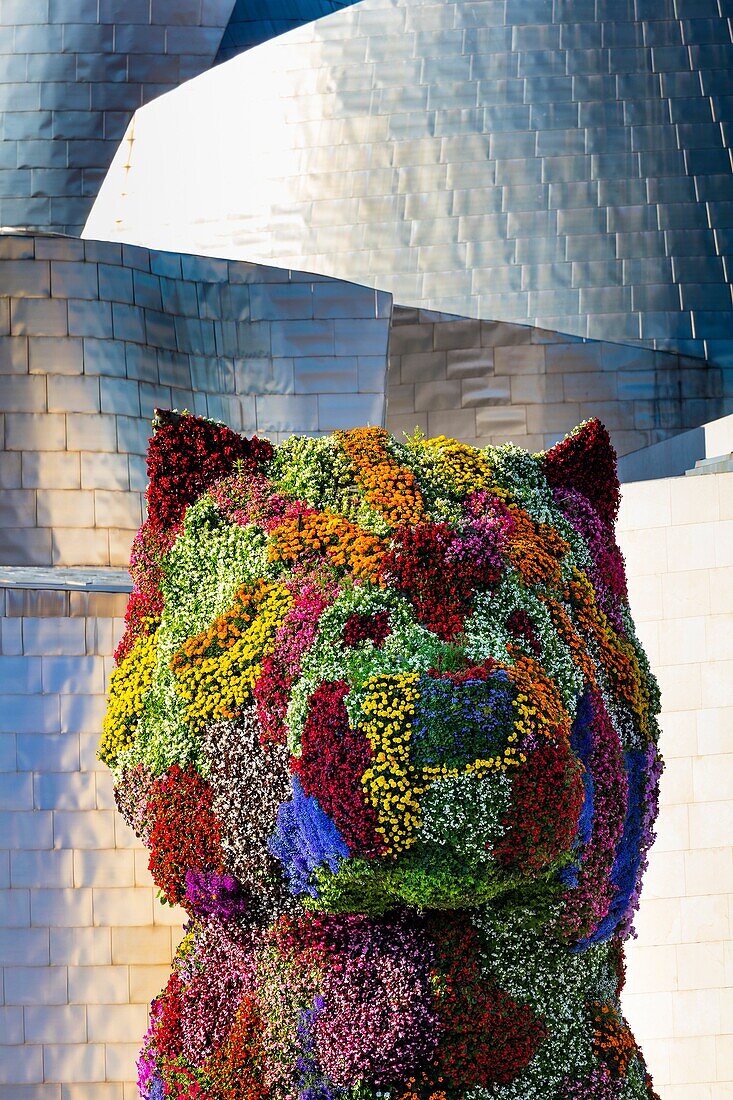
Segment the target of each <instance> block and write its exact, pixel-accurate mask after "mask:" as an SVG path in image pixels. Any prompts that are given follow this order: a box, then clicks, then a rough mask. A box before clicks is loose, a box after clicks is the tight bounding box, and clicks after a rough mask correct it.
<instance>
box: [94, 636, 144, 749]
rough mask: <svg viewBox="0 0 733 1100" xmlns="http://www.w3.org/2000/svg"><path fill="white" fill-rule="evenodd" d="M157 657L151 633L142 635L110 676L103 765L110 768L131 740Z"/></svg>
mask: <svg viewBox="0 0 733 1100" xmlns="http://www.w3.org/2000/svg"><path fill="white" fill-rule="evenodd" d="M157 655H158V648H157V636H156V633H155V631H153V632H152V633H145V634H142V635H141V636H140V637H139V638H138V640H137V641H136V642H135V644H134V645H133V646H132V647H131V648H130V649H129V650H128V651H127V653H125V655H124V656H123V657H122V660H121V661H120V663H119V664H118V665H117V667H116V668H115V670H114V671H113V673H112V676H111V678H110V685H109V705H108V707H107V713H106V714H105V716H104V722H103V723H102V740H101V741H100V743H99V753H98V755H99V759H100V760H102V761H104V763H105V764H114V763H115V762H116V761H117V758H118V757H119V755H120V753H122V752H124V750H125V749H127V748H129V747H130V745H131V744H132V743H133V741H134V740H135V731H136V728H137V725H138V722H139V721H140V718H141V716H142V712H143V707H144V705H145V698H146V696H147V694H148V692H149V690H150V687H151V685H152V682H153V669H154V667H155V661H156V658H157Z"/></svg>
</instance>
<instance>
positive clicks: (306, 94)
mask: <svg viewBox="0 0 733 1100" xmlns="http://www.w3.org/2000/svg"><path fill="white" fill-rule="evenodd" d="M723 7H724V8H725V9H726V10H725V11H724V12H723V14H721V9H719V6H718V3H717V0H676V3H675V5H674V6H673V5H672V3H668V2H667V0H643V2H642V0H638V2H636V3H632V2H631V0H629V2H628V3H627V2H626V0H613V2H611V0H595V2H591V0H572V2H570V0H554V2H553V0H464V2H461V3H456V2H453V3H451V2H447V0H440V2H437V0H363V2H361V3H359V4H356V5H355V6H353V7H351V8H348V9H346V10H343V11H340V12H337V13H336V14H334V15H332V16H330V17H328V18H327V19H324V20H320V21H318V22H316V23H312V24H309V25H308V26H304V27H301V28H299V29H296V30H293V31H292V32H291V33H290V34H288V35H287V36H285V37H284V38H281V39H275V40H273V41H270V42H267V43H265V44H264V45H262V46H259V47H257V48H256V49H254V50H251V51H249V52H248V53H246V54H244V55H242V56H241V57H238V58H235V59H234V60H232V61H231V62H229V63H228V64H226V65H223V66H219V67H218V68H217V69H215V70H214V71H213V72H211V73H207V74H205V75H204V76H202V77H200V78H198V79H197V80H196V81H193V82H191V83H190V84H188V85H187V86H185V87H182V88H180V89H177V90H176V91H175V92H173V93H171V94H170V95H169V96H166V97H164V98H162V99H161V100H158V101H157V102H156V103H154V104H152V105H149V106H147V107H145V108H144V109H143V110H141V111H140V112H138V114H137V116H136V119H135V122H134V127H132V128H131V129H130V132H129V135H128V136H129V138H130V140H131V144H130V145H129V146H124V147H123V151H121V152H120V154H119V155H118V157H117V158H116V161H115V164H114V166H113V169H112V170H111V172H110V175H109V177H108V179H107V180H106V182H105V184H104V186H103V189H102V192H101V194H100V198H99V200H98V202H97V204H96V206H95V209H94V211H93V213H92V215H91V217H90V220H89V222H88V225H87V230H86V231H87V233H89V234H90V235H94V236H98V237H99V236H109V237H110V238H114V239H122V240H130V241H138V242H144V243H148V244H151V245H155V246H159V247H173V248H187V249H190V250H191V251H196V252H204V253H211V254H216V255H226V256H231V257H243V258H253V259H258V260H262V261H269V262H274V263H278V264H285V265H288V264H292V265H294V266H297V267H299V268H302V269H306V270H314V271H320V272H325V273H328V274H332V275H337V276H340V277H346V278H351V279H357V280H360V281H363V282H369V283H371V284H372V285H374V286H379V287H383V288H385V289H388V290H391V291H392V292H393V294H394V296H395V300H396V301H399V302H401V303H405V304H412V305H419V306H422V307H425V308H431V309H437V310H442V311H445V312H450V313H459V314H464V315H467V316H475V317H484V318H499V319H504V320H511V321H516V322H523V323H529V324H534V325H540V326H542V327H545V328H551V329H554V330H557V331H562V332H568V333H573V334H577V335H581V336H590V337H593V338H596V339H602V340H616V341H627V342H628V341H643V342H645V343H647V344H649V345H651V346H655V347H658V348H668V349H670V350H675V351H677V352H681V353H685V354H689V355H698V356H705V357H707V358H709V359H710V360H712V361H714V362H718V363H721V364H727V365H733V314H732V313H731V305H732V302H731V280H732V278H733V259H731V257H732V256H733V213H731V212H732V211H733V183H732V176H731V144H732V142H731V139H732V136H733V44H732V43H731V25H730V19H729V18H728V15H729V11H728V10H727V8H728V5H724V6H723ZM251 105H256V106H254V107H251Z"/></svg>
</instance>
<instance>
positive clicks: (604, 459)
mask: <svg viewBox="0 0 733 1100" xmlns="http://www.w3.org/2000/svg"><path fill="white" fill-rule="evenodd" d="M542 467H543V471H544V474H545V477H546V478H547V481H548V484H549V485H550V487H551V488H553V489H575V490H577V492H579V493H582V494H583V496H584V497H586V498H587V499H588V500H589V501H590V503H591V504H592V505H593V507H594V508H595V510H596V512H597V513H598V515H599V516H600V517H601V519H603V520H604V521H605V522H606V523H608V524H609V525H610V526H613V524H614V523H615V521H616V517H617V515H618V508H619V502H620V498H621V494H620V491H619V481H618V473H617V470H616V451H615V450H614V448H613V444H612V443H611V439H610V437H609V434H608V432H607V431H606V428H605V426H604V425H603V424H602V423H601V422H600V420H597V419H595V418H593V419H592V420H586V421H584V423H582V424H580V425H579V426H578V427H577V428H575V429H574V430H573V431H572V432H570V434H569V435H567V436H565V439H562V440H561V441H560V442H559V443H556V444H555V446H554V447H551V448H550V450H549V451H545V453H544V454H543V456H542Z"/></svg>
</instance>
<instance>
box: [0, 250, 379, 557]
mask: <svg viewBox="0 0 733 1100" xmlns="http://www.w3.org/2000/svg"><path fill="white" fill-rule="evenodd" d="M390 313H391V297H390V295H389V294H385V293H382V292H379V291H374V290H372V289H368V288H366V287H361V286H357V285H355V284H353V283H344V282H340V281H338V280H332V279H326V278H322V277H320V276H318V275H308V274H303V273H300V272H295V271H286V270H281V269H279V268H269V267H261V266H258V265H256V264H247V263H239V262H233V261H232V262H228V261H226V260H211V259H208V258H200V257H196V256H185V255H178V254H175V253H166V252H151V251H149V250H148V249H143V248H132V247H127V246H120V245H118V244H110V243H108V242H100V241H81V240H76V239H72V238H65V237H58V236H51V235H37V234H36V235H33V234H27V235H23V234H6V235H0V489H2V491H3V492H2V501H1V502H0V565H2V564H11V565H98V566H105V565H125V564H126V563H127V560H128V558H129V550H130V543H131V541H132V538H133V535H134V532H135V530H136V529H137V528H138V526H139V525H140V523H141V521H142V507H143V498H144V492H145V487H146V473H145V457H144V456H145V452H146V450H147V440H148V437H149V435H150V420H151V417H152V415H153V411H154V409H155V407H156V406H160V407H163V408H178V409H180V410H182V409H188V410H190V411H191V412H195V413H197V414H199V415H203V416H210V417H214V418H220V419H222V420H225V421H226V422H227V423H228V424H229V425H231V427H233V428H234V429H235V430H238V431H243V432H247V433H248V434H252V433H254V432H257V433H259V434H260V435H262V434H265V435H267V436H268V437H269V438H271V439H273V440H275V441H277V440H279V439H280V438H281V436H283V435H289V434H290V433H291V432H295V431H299V432H308V433H313V434H318V433H323V432H329V431H333V430H334V429H336V428H341V427H349V426H351V425H352V424H366V423H372V424H381V423H383V418H384V392H385V384H386V369H387V346H388V340H389V323H390Z"/></svg>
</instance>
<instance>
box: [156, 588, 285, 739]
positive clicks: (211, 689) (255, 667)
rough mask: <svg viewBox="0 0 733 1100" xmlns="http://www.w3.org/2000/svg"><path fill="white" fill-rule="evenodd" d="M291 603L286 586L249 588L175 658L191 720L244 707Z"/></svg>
mask: <svg viewBox="0 0 733 1100" xmlns="http://www.w3.org/2000/svg"><path fill="white" fill-rule="evenodd" d="M289 606H290V594H289V592H288V590H287V588H286V587H285V585H282V584H268V583H267V582H265V581H259V582H258V583H257V584H256V585H255V586H253V587H251V588H250V587H248V586H245V587H243V588H241V589H240V590H239V591H238V592H237V594H236V596H235V599H234V603H233V605H232V607H231V608H230V609H229V610H228V611H225V612H224V614H223V615H220V616H219V618H217V619H216V620H215V621H214V622H213V623H212V624H211V626H210V627H209V628H208V629H207V630H205V631H203V632H202V633H201V634H197V635H196V637H195V638H189V639H188V641H186V643H185V645H183V646H182V647H181V649H180V650H179V651H178V652H177V653H176V654H175V655H174V656H173V659H172V661H171V671H172V672H173V675H174V676H175V678H176V681H177V688H178V693H179V695H180V696H181V698H182V699H185V701H186V703H187V704H188V706H187V711H188V716H189V718H190V719H191V721H192V722H197V723H199V724H201V725H203V724H204V723H206V722H217V721H220V720H221V719H222V718H234V717H235V716H236V715H237V714H239V713H240V712H241V711H242V708H243V707H244V706H245V704H246V703H247V702H248V701H249V700H250V699H251V697H252V690H253V688H254V685H255V683H256V681H257V678H258V674H259V671H260V663H261V661H262V659H263V658H264V657H266V656H267V654H268V653H269V651H270V649H271V647H272V644H273V641H274V638H275V634H276V632H277V629H278V627H279V626H280V624H281V623H282V620H283V619H284V617H285V614H286V613H287V611H288V608H289Z"/></svg>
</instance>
